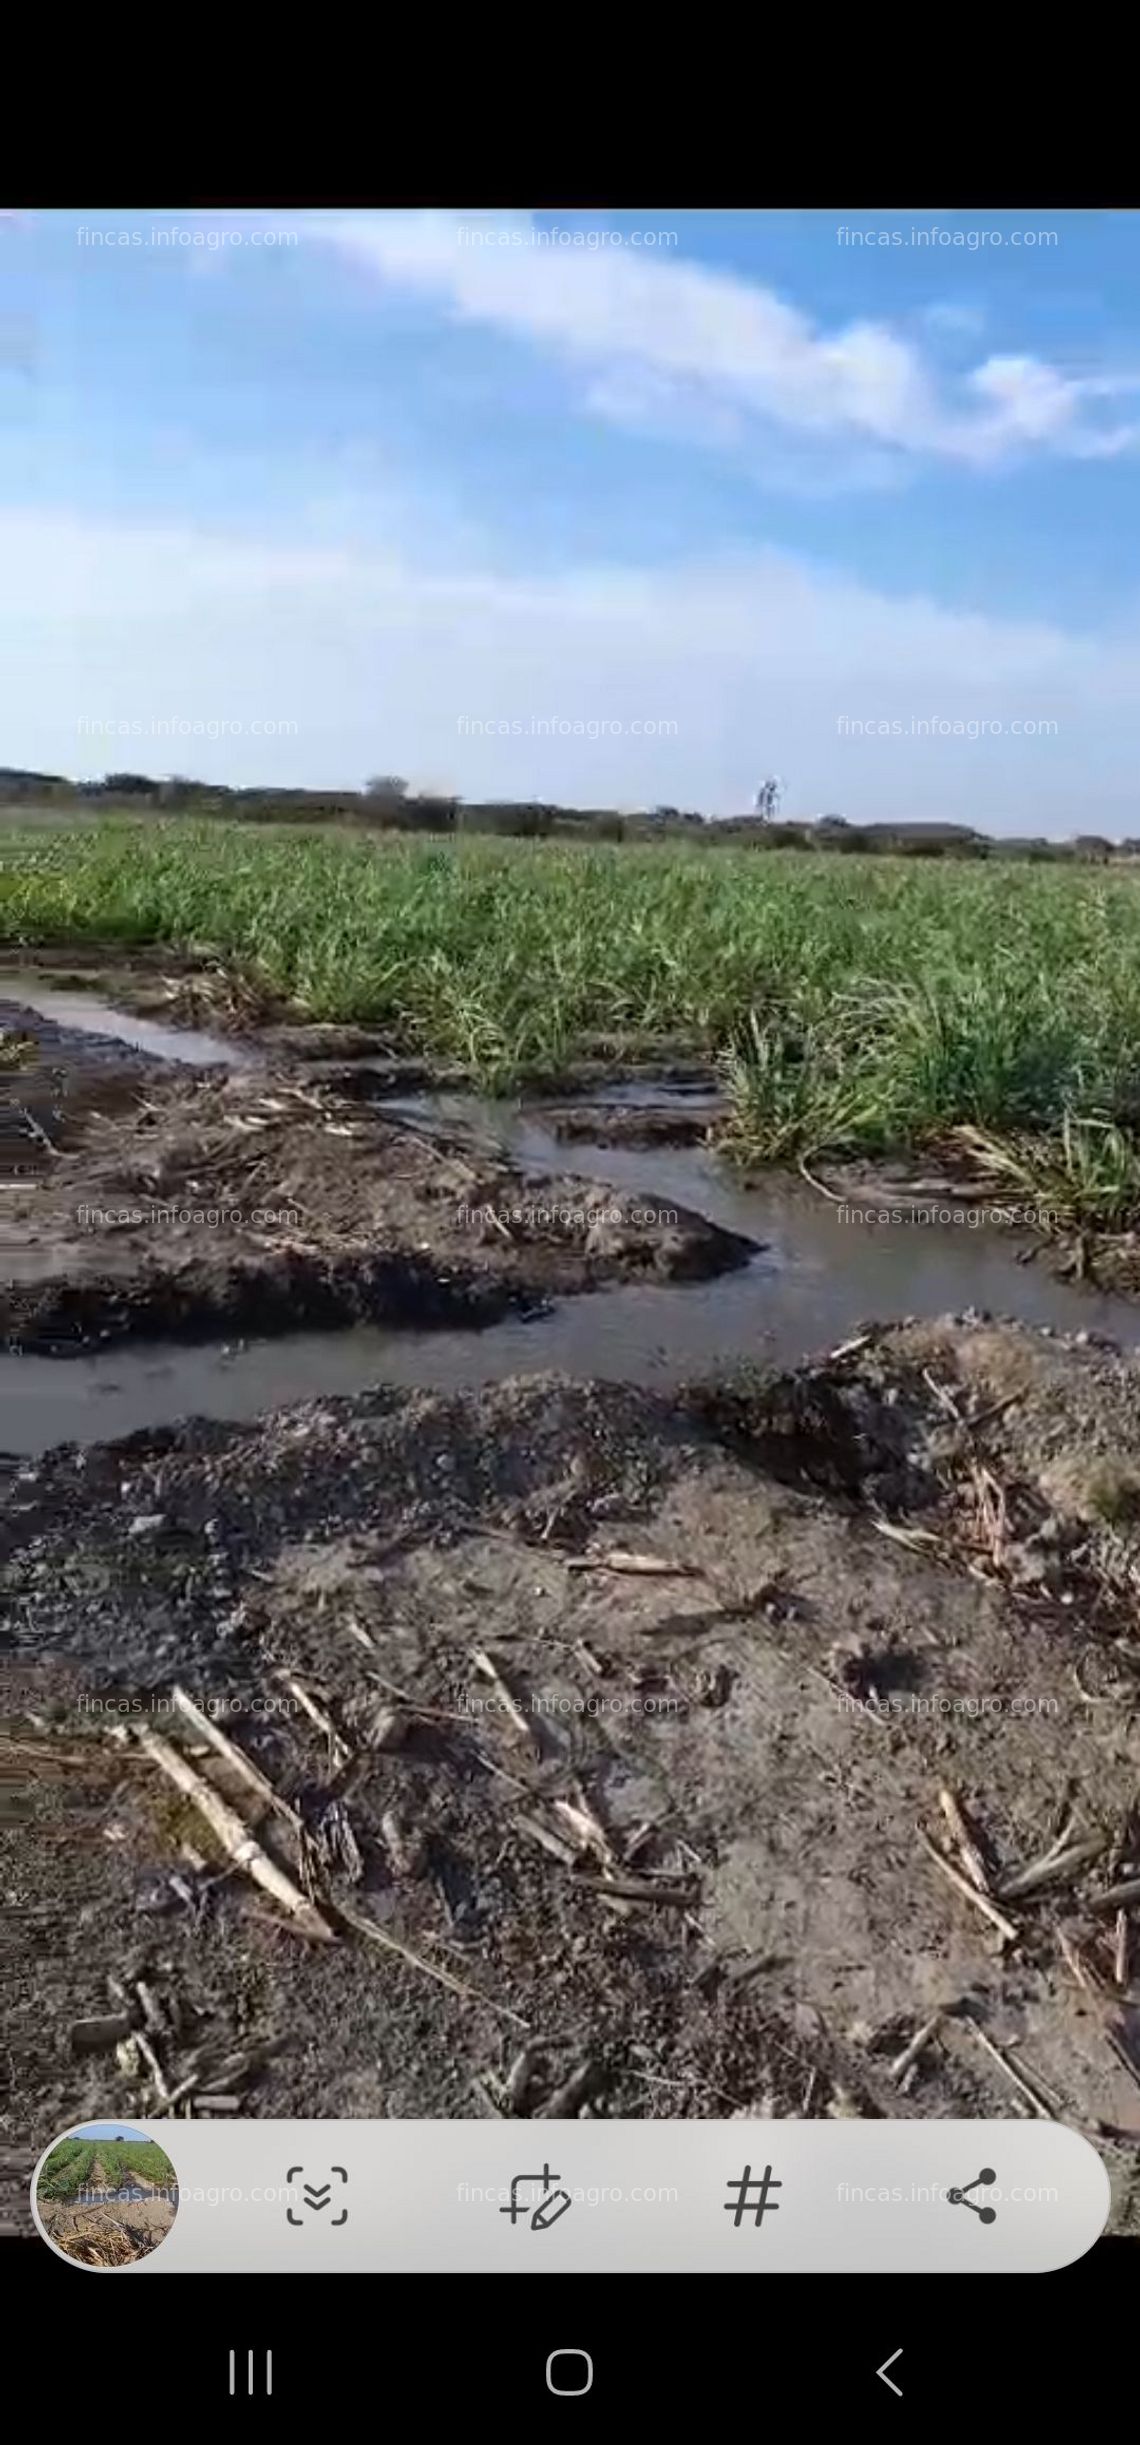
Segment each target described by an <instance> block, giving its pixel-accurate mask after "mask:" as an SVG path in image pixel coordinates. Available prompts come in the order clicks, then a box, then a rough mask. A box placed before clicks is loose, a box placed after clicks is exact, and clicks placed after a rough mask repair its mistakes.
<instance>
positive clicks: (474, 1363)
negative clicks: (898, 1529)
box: [0, 975, 1140, 1455]
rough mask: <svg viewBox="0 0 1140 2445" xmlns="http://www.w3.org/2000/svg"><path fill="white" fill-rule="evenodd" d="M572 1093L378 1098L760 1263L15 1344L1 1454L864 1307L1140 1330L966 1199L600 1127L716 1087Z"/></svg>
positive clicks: (692, 1362) (856, 1321)
mask: <svg viewBox="0 0 1140 2445" xmlns="http://www.w3.org/2000/svg"><path fill="white" fill-rule="evenodd" d="M0 1001H4V1002H10V1003H12V1004H18V1005H22V1006H23V1007H24V1008H25V1009H30V1010H35V1011H36V1012H37V1013H38V1014H40V1016H41V1017H42V1018H43V1019H45V1020H46V1021H47V1022H48V1023H49V1024H52V1025H54V1026H56V1027H58V1028H59V1029H61V1030H67V1031H73V1030H76V1029H80V1030H82V1031H84V1032H85V1034H86V1035H87V1036H88V1037H91V1036H92V1035H94V1036H99V1037H104V1038H108V1039H115V1040H117V1042H118V1044H120V1045H123V1044H128V1045H130V1046H131V1047H132V1048H134V1049H135V1051H136V1052H140V1053H142V1054H145V1055H146V1056H147V1057H148V1058H149V1059H151V1060H153V1059H156V1058H158V1059H163V1060H167V1061H170V1060H176V1061H178V1062H180V1063H187V1062H188V1063H191V1064H204V1063H205V1064H219V1065H225V1066H226V1067H229V1068H233V1067H235V1066H237V1065H241V1066H242V1067H244V1068H250V1067H253V1066H255V1058H256V1057H255V1055H254V1054H253V1053H251V1051H250V1048H249V1045H248V1042H247V1043H246V1044H244V1045H240V1044H239V1045H236V1046H235V1044H234V1042H233V1040H232V1039H230V1038H226V1037H222V1036H210V1035H209V1034H205V1033H201V1032H199V1033H194V1032H192V1031H189V1030H182V1029H175V1028H170V1027H165V1026H162V1025H159V1024H157V1023H155V1022H152V1021H149V1020H144V1019H138V1018H133V1017H131V1016H129V1015H128V1014H126V1013H124V1012H121V1011H118V1010H116V1009H114V1008H113V1007H112V1006H110V1005H109V1004H107V1003H103V1002H100V1001H99V1000H98V999H96V998H94V997H91V996H88V995H84V994H80V993H77V992H71V991H57V990H55V989H49V988H48V987H46V986H45V985H44V983H43V980H42V978H40V977H38V976H31V977H28V976H22V975H21V976H16V975H9V976H3V975H0ZM110 1049H111V1048H110V1047H108V1050H109V1051H110ZM309 1074H313V1073H312V1072H310V1073H309ZM561 1100H562V1103H563V1105H564V1104H565V1101H566V1099H565V1098H563V1099H561ZM584 1106H587V1099H586V1097H585V1096H584V1095H583V1094H582V1093H579V1094H578V1095H577V1096H576V1097H575V1099H574V1127H573V1130H572V1132H571V1131H566V1130H565V1129H563V1128H561V1127H560V1129H559V1134H557V1135H556V1134H555V1129H554V1113H553V1110H545V1109H544V1108H543V1107H542V1106H541V1105H535V1104H531V1105H526V1106H523V1107H520V1106H518V1105H517V1104H495V1103H488V1102H484V1101H481V1100H479V1099H476V1098H472V1097H465V1096H456V1095H446V1096H420V1097H416V1098H407V1099H404V1100H401V1101H397V1100H395V1099H391V1098H388V1099H387V1100H385V1101H384V1103H383V1112H384V1116H385V1119H386V1120H388V1121H390V1122H392V1123H395V1124H397V1125H398V1126H400V1127H401V1128H406V1129H408V1130H409V1131H413V1132H415V1133H417V1134H419V1135H425V1134H426V1135H428V1136H430V1135H432V1134H433V1133H436V1132H438V1133H441V1134H444V1135H446V1137H447V1138H448V1140H449V1142H450V1143H452V1144H455V1143H459V1144H461V1145H462V1144H466V1145H468V1146H471V1147H474V1148H476V1149H493V1150H495V1152H497V1153H499V1154H501V1155H505V1157H506V1158H507V1160H508V1161H509V1162H510V1163H511V1164H512V1165H513V1166H514V1167H515V1169H516V1171H517V1172H518V1173H520V1174H522V1175H523V1176H524V1177H526V1178H528V1179H534V1180H538V1179H542V1178H546V1179H549V1178H550V1177H551V1176H560V1177H562V1178H565V1176H566V1175H567V1174H572V1175H574V1176H575V1177H577V1178H578V1179H580V1180H583V1181H591V1182H607V1183H610V1184H612V1185H613V1187H614V1188H615V1190H618V1191H624V1192H626V1193H636V1194H639V1195H642V1196H645V1197H648V1198H652V1199H655V1200H657V1201H659V1202H660V1203H662V1204H664V1205H667V1206H670V1205H674V1204H675V1205H676V1206H677V1207H679V1208H682V1209H688V1210H689V1211H690V1212H694V1213H697V1214H699V1215H701V1216H703V1217H705V1218H706V1219H707V1220H708V1221H709V1222H711V1223H713V1224H716V1225H719V1226H720V1227H721V1228H722V1229H724V1230H727V1231H730V1232H734V1233H739V1234H741V1235H743V1236H744V1237H745V1238H746V1239H748V1240H749V1241H751V1242H753V1243H754V1244H755V1249H756V1253H755V1254H754V1255H753V1257H752V1258H751V1260H750V1261H749V1262H748V1263H747V1264H745V1265H743V1266H740V1267H739V1268H737V1269H735V1270H728V1271H723V1272H720V1273H719V1274H717V1275H715V1276H714V1278H711V1279H709V1280H704V1281H684V1282H669V1283H661V1282H656V1281H655V1282H642V1281H637V1282H633V1283H628V1282H623V1283H620V1284H618V1285H617V1286H615V1287H607V1288H602V1289H597V1290H593V1291H591V1292H590V1293H589V1295H585V1296H571V1297H562V1298H555V1299H553V1300H552V1301H550V1302H548V1303H547V1304H546V1306H545V1308H544V1309H543V1310H542V1311H541V1312H535V1313H530V1314H514V1315H510V1316H508V1317H506V1318H505V1319H501V1320H499V1321H495V1322H490V1323H477V1322H474V1321H473V1322H472V1323H470V1324H467V1323H466V1322H464V1323H463V1324H461V1325H458V1326H452V1325H447V1324H445V1325H442V1326H433V1327H431V1328H427V1329H425V1328H424V1327H418V1326H403V1325H394V1326H390V1327H389V1326H384V1327H381V1326H378V1325H368V1324H358V1325H354V1326H351V1327H349V1328H341V1329H335V1330H308V1331H306V1330H299V1331H296V1332H292V1331H289V1332H283V1333H282V1332H279V1333H277V1334H276V1335H275V1336H274V1337H273V1338H267V1339H264V1340H259V1339H248V1340H237V1339H231V1340H228V1341H227V1340H225V1339H223V1338H222V1337H221V1336H219V1337H218V1338H217V1339H216V1340H215V1341H205V1342H198V1343H197V1344H196V1345H194V1346H186V1344H185V1343H184V1342H182V1341H179V1342H169V1343H164V1342H162V1341H161V1340H143V1341H141V1342H140V1341H134V1342H132V1343H130V1344H125V1345H122V1346H118V1347H115V1348H113V1349H108V1350H106V1351H98V1350H97V1351H94V1352H90V1353H83V1354H80V1355H75V1356H67V1357H59V1358H57V1357H54V1356H52V1357H40V1356H34V1355H26V1354H21V1355H8V1356H5V1357H3V1358H0V1449H5V1450H8V1451H19V1452H23V1453H26V1454H29V1455H30V1454H34V1453H38V1452H40V1451H43V1450H45V1449H46V1448H48V1447H49V1446H50V1445H52V1444H55V1443H59V1442H62V1441H72V1440H74V1441H77V1442H80V1443H88V1442H96V1441H103V1440H106V1439H109V1438H111V1437H114V1436H119V1435H123V1434H127V1433H129V1432H131V1431H133V1430H134V1429H136V1428H140V1427H153V1426H156V1425H160V1424H165V1423H168V1422H170V1421H173V1420H175V1419H178V1418H183V1417H186V1416H187V1415H191V1414H200V1415H205V1416H209V1417H213V1418H224V1419H248V1418H251V1417H254V1416H256V1415H257V1414H258V1413H259V1412H261V1411H263V1410H266V1409H270V1408H273V1407H276V1406H278V1405H280V1404H282V1403H285V1402H289V1401H295V1400H305V1399H312V1398H313V1397H315V1396H317V1395H320V1394H326V1393H327V1394H333V1393H348V1392H354V1391H359V1390H361V1389H362V1388H364V1387H365V1386H367V1385H370V1384H377V1383H387V1384H393V1385H398V1386H402V1387H412V1386H423V1387H429V1388H433V1389H452V1388H457V1387H470V1386H477V1385H481V1384H488V1383H492V1382H496V1381H501V1380H502V1379H504V1378H505V1377H508V1376H512V1375H518V1374H529V1373H533V1372H537V1371H539V1370H543V1369H547V1368H557V1369H559V1370H563V1371H565V1372H566V1373H568V1374H570V1375H573V1376H577V1377H594V1378H603V1379H608V1380H611V1381H613V1380H618V1381H625V1382H630V1383H639V1384H646V1385H653V1386H657V1387H664V1386H666V1385H668V1384H670V1383H674V1382H678V1381H681V1380H683V1379H684V1378H686V1377H692V1376H694V1375H696V1374H699V1373H703V1372H710V1373H711V1372H715V1371H717V1370H721V1369H723V1368H725V1367H727V1366H729V1365H732V1364H735V1363H738V1362H739V1361H741V1360H742V1359H756V1360H758V1361H774V1362H777V1363H791V1362H793V1361H796V1360H798V1359H799V1358H801V1357H802V1356H803V1355H804V1354H805V1353H806V1352H809V1351H812V1350H819V1349H823V1348H826V1347H829V1346H831V1345H833V1344H835V1343H837V1342H839V1341H841V1340H843V1339H845V1338H846V1337H848V1336H849V1335H851V1334H853V1333H855V1332H856V1331H857V1330H858V1329H859V1327H860V1326H861V1325H862V1324H864V1323H866V1322H867V1321H869V1320H870V1319H873V1318H887V1317H901V1316H911V1317H933V1316H939V1315H944V1314H946V1313H947V1312H948V1311H960V1310H963V1309H966V1308H969V1307H973V1308H977V1309H981V1310H986V1311H989V1312H991V1313H993V1314H995V1315H1001V1316H1011V1317H1017V1318H1019V1319H1022V1320H1024V1321H1025V1322H1028V1323H1032V1324H1036V1325H1046V1326H1051V1327H1052V1328H1053V1329H1054V1330H1056V1331H1057V1332H1059V1333H1075V1332H1081V1331H1084V1332H1087V1333H1090V1334H1100V1335H1106V1336H1109V1337H1111V1338H1112V1339H1114V1340H1117V1341H1119V1342H1120V1343H1121V1344H1122V1345H1123V1346H1124V1347H1125V1348H1132V1347H1133V1346H1134V1345H1135V1344H1136V1342H1137V1340H1138V1339H1140V1319H1138V1316H1137V1311H1136V1309H1135V1307H1134V1306H1133V1305H1132V1304H1131V1303H1130V1302H1128V1301H1127V1300H1124V1299H1121V1298H1114V1297H1112V1296H1111V1295H1108V1294H1102V1293H1099V1292H1097V1291H1095V1290H1094V1289H1092V1288H1091V1287H1088V1286H1086V1285H1082V1284H1070V1283H1065V1282H1062V1281H1059V1280H1057V1279H1056V1278H1055V1277H1054V1276H1053V1275H1052V1274H1050V1273H1049V1272H1048V1271H1047V1270H1046V1268H1045V1266H1044V1265H1043V1264H1041V1263H1039V1262H1026V1261H1025V1259H1026V1256H1027V1254H1028V1253H1029V1250H1030V1243H1029V1242H1027V1240H1026V1239H1025V1238H1024V1237H1023V1236H1022V1235H1019V1234H1018V1233H1016V1232H1014V1231H1012V1230H1010V1229H1007V1228H1004V1227H1002V1226H1000V1225H995V1224H992V1223H991V1224H985V1225H981V1224H979V1223H978V1222H977V1219H976V1217H974V1216H970V1214H969V1210H968V1209H965V1208H963V1209H962V1210H961V1213H960V1218H959V1219H957V1220H953V1221H950V1220H947V1221H944V1222H936V1223H929V1222H927V1223H918V1222H910V1223H897V1222H891V1223H887V1222H885V1221H880V1220H877V1219H875V1217H874V1214H873V1213H872V1214H869V1215H867V1214H865V1215H864V1216H863V1217H862V1218H859V1217H858V1216H857V1215H853V1213H852V1209H851V1208H840V1207H838V1206H836V1205H832V1204H829V1203H827V1202H826V1201H825V1200H824V1199H823V1198H821V1197H818V1196H816V1195H815V1194H814V1193H813V1192H812V1191H811V1190H810V1189H809V1188H808V1187H807V1186H806V1185H804V1184H803V1183H802V1182H801V1181H800V1180H799V1179H798V1178H795V1179H789V1178H787V1177H786V1176H782V1175H779V1174H771V1175H768V1176H766V1177H764V1178H763V1179H762V1180H761V1181H760V1182H759V1183H756V1184H753V1185H749V1186H747V1187H744V1186H741V1185H737V1184H735V1183H734V1182H733V1179H732V1176H731V1174H730V1173H728V1172H727V1171H726V1170H725V1168H724V1167H723V1166H722V1165H720V1164H718V1162H717V1160H716V1158H715V1157H714V1155H713V1154H712V1153H711V1152H710V1151H709V1150H708V1149H707V1148H705V1147H703V1146H701V1145H692V1144H687V1145H681V1146H677V1145H671V1144H667V1143H662V1142H650V1143H644V1144H636V1145H630V1144H624V1143H614V1142H612V1139H611V1137H610V1135H609V1132H610V1130H611V1129H612V1126H613V1115H614V1112H615V1110H621V1109H622V1108H625V1109H627V1110H628V1109H633V1110H637V1109H638V1108H639V1107H645V1108H646V1109H652V1111H653V1112H654V1113H660V1114H662V1115H663V1116H667V1115H668V1113H669V1111H670V1110H671V1109H672V1110H673V1111H674V1112H675V1113H676V1114H677V1115H678V1116H679V1117H682V1118H689V1119H691V1118H692V1117H693V1116H695V1115H696V1116H700V1118H701V1119H702V1120H703V1119H706V1118H708V1117H711V1116H712V1114H713V1113H714V1112H715V1096H714V1092H713V1089H712V1087H711V1085H710V1083H709V1082H705V1083H704V1084H703V1085H702V1082H701V1081H700V1080H699V1079H697V1078H693V1079H692V1080H686V1081H685V1082H683V1083H682V1084H680V1085H677V1084H674V1085H673V1086H672V1088H670V1089H667V1088H665V1087H663V1086H662V1085H661V1084H660V1083H659V1082H650V1083H648V1084H644V1085H643V1084H640V1083H637V1082H633V1083H622V1084H619V1085H613V1084H610V1085H605V1086H603V1087H601V1088H600V1089H597V1090H591V1094H590V1097H589V1102H588V1106H587V1109H589V1108H592V1109H593V1110H595V1111H596V1113H597V1116H598V1126H597V1136H596V1138H591V1137H589V1136H583V1135H582V1134H581V1131H582V1128H583V1118H582V1115H583V1107H584ZM662 1125H663V1127H664V1126H665V1120H664V1119H663V1124H662ZM942 1210H943V1211H947V1212H948V1211H949V1209H948V1208H943V1209H942ZM43 1261H44V1260H43V1259H42V1257H41V1255H40V1253H39V1252H38V1251H37V1250H35V1249H28V1250H26V1251H23V1252H21V1251H20V1250H19V1249H18V1248H17V1249H15V1250H13V1251H12V1268H13V1270H14V1271H15V1273H16V1275H17V1276H19V1277H22V1278H24V1279H27V1278H30V1277H31V1276H33V1275H34V1274H35V1272H36V1270H37V1267H38V1266H39V1265H40V1264H41V1263H42V1262H43ZM5 1263H7V1255H6V1257H5Z"/></svg>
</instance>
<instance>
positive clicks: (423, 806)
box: [0, 766, 1140, 864]
mask: <svg viewBox="0 0 1140 2445" xmlns="http://www.w3.org/2000/svg"><path fill="white" fill-rule="evenodd" d="M0 806H5V807H13V808H20V807H25V808H28V809H32V808H36V809H43V810H44V811H45V812H47V811H61V812H66V811H67V810H68V809H69V808H74V809H75V811H76V812H77V813H82V812H85V811H87V810H90V809H95V810H96V811H97V810H99V809H100V808H102V809H105V810H107V811H110V810H112V809H115V808H121V809H123V810H127V809H129V810H130V811H132V812H136V813H154V814H156V815H162V816H170V815H185V816H190V817H207V818H208V817H221V818H225V819H226V820H228V821H229V822H231V823H232V822H242V823H269V824H282V823H296V824H340V825H359V826H361V827H362V828H365V829H369V830H377V831H393V832H412V833H415V832H421V833H443V834H449V833H450V834H468V833H485V834H490V835H492V836H496V835H497V836H500V837H502V838H505V839H515V840H593V841H646V840H649V841H653V840H656V841H661V840H673V841H676V840H688V841H695V842H699V843H700V844H701V845H702V846H703V847H710V848H716V847H717V846H726V845H735V846H737V847H740V846H742V845H743V846H745V847H749V848H755V849H801V850H816V851H819V850H824V851H828V852H831V853H838V854H844V853H847V854H851V853H853V852H859V853H861V854H862V855H864V856H866V855H867V854H868V853H870V854H872V855H876V854H877V855H880V856H904V857H906V856H908V857H949V858H986V857H1000V858H1024V859H1029V860H1031V861H1032V860H1038V861H1043V860H1044V861H1047V860H1057V859H1070V860H1071V859H1074V858H1076V859H1078V860H1080V861H1082V862H1085V863H1092V864H1108V863H1109V862H1111V861H1112V860H1115V859H1129V858H1136V857H1140V839H1136V840H1124V841H1120V842H1115V841H1111V840H1108V839H1106V838H1104V837H1103V836H1102V835H1101V834H1099V833H1078V834H1076V835H1075V836H1074V837H1073V838H1072V839H1071V840H1067V841H1058V840H1048V839H1046V838H1045V837H1044V836H1043V835H1042V836H1036V835H1033V836H1027V835H1021V834H1010V835H1006V836H1004V837H1002V836H997V835H994V834H992V833H984V832H980V831H978V830H977V829H976V828H975V827H974V826H973V825H970V824H954V823H928V822H922V821H921V820H917V821H915V822H913V823H897V822H896V823H872V824H856V823H849V822H848V821H847V819H846V818H845V817H844V816H842V815H822V816H818V817H816V818H814V819H813V820H811V821H804V822H798V821H797V822H792V821H788V820H782V821H781V820H773V819H772V818H770V817H767V816H762V815H757V814H749V815H722V816H708V815H703V814H701V813H699V812H698V811H697V810H696V809H692V808H682V807H674V806H656V807H652V808H647V809H645V810H644V811H643V812H639V813H630V812H628V811H626V810H622V809H619V808H616V807H566V806H557V805H554V804H549V803H545V802H540V801H536V800H509V799H504V800H491V801H488V802H486V803H470V802H468V801H467V800H464V799H462V798H451V797H444V796H440V795H435V794H433V793H430V792H426V791H415V790H412V789H411V788H409V785H408V784H407V782H405V781H403V780H401V779H400V778H399V777H398V776H397V775H394V774H384V775H381V776H379V777H378V778H376V779H374V780H371V781H368V782H366V783H365V786H364V788H363V789H361V790H310V789H274V788H262V789H231V788H229V787H228V786H227V785H226V784H225V783H224V782H217V781H194V780H188V779H185V778H183V777H181V776H179V775H175V776H173V777H171V778H170V779H167V780H158V779H155V778H154V776H153V775H151V774H148V773H129V772H121V773H106V774H105V775H104V777H103V779H102V780H101V781H71V780H68V779H67V778H66V777H65V776H64V775H62V774H59V773H38V772H28V771H23V770H21V769H20V768H18V767H15V766H7V767H0Z"/></svg>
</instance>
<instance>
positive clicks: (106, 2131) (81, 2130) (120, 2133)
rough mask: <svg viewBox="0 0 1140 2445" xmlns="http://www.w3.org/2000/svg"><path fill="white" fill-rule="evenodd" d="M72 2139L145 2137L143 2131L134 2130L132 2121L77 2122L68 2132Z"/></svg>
mask: <svg viewBox="0 0 1140 2445" xmlns="http://www.w3.org/2000/svg"><path fill="white" fill-rule="evenodd" d="M70 2136H71V2137H72V2138H73V2139H145V2138H146V2132H145V2131H136V2129H135V2126H134V2124H133V2122H77V2123H76V2126H75V2129H74V2131H73V2132H72V2133H71V2134H70Z"/></svg>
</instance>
